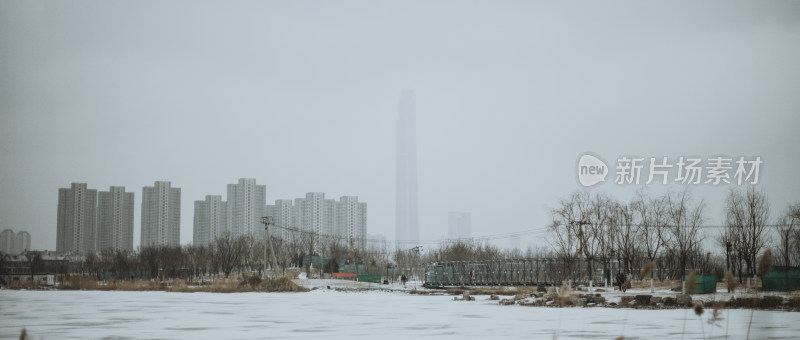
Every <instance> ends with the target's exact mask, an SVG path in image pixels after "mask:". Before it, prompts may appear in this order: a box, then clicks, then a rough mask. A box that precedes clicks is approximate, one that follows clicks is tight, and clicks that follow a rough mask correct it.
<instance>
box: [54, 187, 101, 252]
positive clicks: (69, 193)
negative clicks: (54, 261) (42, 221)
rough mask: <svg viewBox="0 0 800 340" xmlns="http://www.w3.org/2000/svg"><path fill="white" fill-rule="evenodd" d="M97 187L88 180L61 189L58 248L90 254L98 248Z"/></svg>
mask: <svg viewBox="0 0 800 340" xmlns="http://www.w3.org/2000/svg"><path fill="white" fill-rule="evenodd" d="M96 235H97V190H94V189H88V188H87V186H86V183H72V185H71V186H70V188H61V189H58V218H57V221H56V251H58V252H73V253H76V254H81V255H84V254H87V253H90V252H94V251H95V250H96V249H97V238H96Z"/></svg>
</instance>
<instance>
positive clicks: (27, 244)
mask: <svg viewBox="0 0 800 340" xmlns="http://www.w3.org/2000/svg"><path fill="white" fill-rule="evenodd" d="M28 250H31V234H29V233H28V232H27V231H20V232H18V233H17V236H16V237H15V241H14V251H15V252H16V253H17V254H22V253H24V252H26V251H28Z"/></svg>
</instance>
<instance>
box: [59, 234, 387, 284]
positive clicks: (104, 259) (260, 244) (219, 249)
mask: <svg viewBox="0 0 800 340" xmlns="http://www.w3.org/2000/svg"><path fill="white" fill-rule="evenodd" d="M270 241H271V243H272V248H273V250H272V251H270V250H269V244H268V243H267V242H266V241H265V240H264V239H259V238H256V237H253V236H252V235H241V236H233V235H232V234H231V233H230V232H224V233H223V234H222V235H220V236H219V237H217V238H215V239H214V240H213V241H212V242H211V243H210V244H208V245H183V246H145V247H141V248H140V249H139V250H138V251H113V250H110V249H106V250H103V251H101V252H99V253H97V254H94V253H90V254H88V255H86V256H85V257H83V260H82V261H80V262H78V263H76V264H73V265H72V266H71V270H70V271H71V272H72V273H80V274H91V275H97V277H98V278H101V277H104V276H107V275H109V273H110V274H111V275H112V276H113V277H115V278H117V279H126V278H141V277H143V278H148V279H176V278H180V279H189V280H195V279H198V278H204V277H208V278H215V277H223V276H224V277H225V278H227V277H229V276H230V275H231V274H232V273H256V274H258V275H259V276H261V275H263V274H265V271H266V274H268V275H269V276H281V275H283V274H285V273H286V270H287V269H289V268H302V266H303V265H304V264H305V265H306V266H307V268H305V269H307V270H312V269H313V270H315V271H314V273H316V275H319V273H332V272H336V271H337V270H338V268H337V266H336V265H335V263H336V260H343V261H346V262H348V263H361V264H366V266H362V267H363V268H364V271H365V272H364V273H362V274H378V275H379V274H382V273H383V272H384V271H382V270H381V268H384V267H385V265H386V263H387V261H388V260H389V259H388V252H387V251H386V250H385V249H384V250H378V249H372V250H370V251H366V250H361V249H357V248H353V247H350V246H349V245H348V244H346V243H345V242H344V241H342V240H341V239H338V238H336V239H333V238H328V237H325V236H323V235H315V234H312V233H299V235H296V237H292V240H289V241H286V240H283V239H281V238H280V237H274V236H273V237H271V238H270ZM273 252H274V254H275V257H274V258H273V256H272V254H273ZM309 254H312V255H313V256H315V257H324V258H326V259H330V260H331V261H329V263H332V265H330V264H329V265H328V266H325V267H324V268H311V266H310V264H311V263H310V262H309V261H308V259H309V256H308V255H309ZM304 259H305V260H304ZM273 263H274V264H276V265H277V267H276V266H275V265H273ZM382 266H383V267H382Z"/></svg>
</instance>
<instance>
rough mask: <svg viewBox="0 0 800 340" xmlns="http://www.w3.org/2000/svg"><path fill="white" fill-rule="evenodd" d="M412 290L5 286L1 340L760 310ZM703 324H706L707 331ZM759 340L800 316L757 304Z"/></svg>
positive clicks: (264, 333) (540, 330) (690, 328)
mask: <svg viewBox="0 0 800 340" xmlns="http://www.w3.org/2000/svg"><path fill="white" fill-rule="evenodd" d="M486 298H487V297H486V296H478V297H477V301H473V302H465V301H452V299H453V297H452V296H419V295H409V294H404V293H383V292H336V291H324V290H316V291H312V292H309V293H232V294H216V293H167V292H120V291H110V292H104V291H13V290H2V291H0V338H3V339H16V338H18V337H19V333H20V330H21V329H22V328H23V327H25V328H26V329H27V331H28V334H29V335H31V336H32V337H33V339H85V338H111V339H283V338H295V339H308V338H324V339H356V338H361V339H367V338H368V339H400V338H412V339H416V338H449V339H463V338H474V339H493V338H512V339H522V338H525V339H533V338H537V339H541V338H544V339H552V338H554V337H557V338H558V339H573V338H597V339H615V338H617V337H619V336H624V337H625V338H626V339H637V338H639V339H656V338H659V339H680V338H682V337H683V338H686V339H702V338H704V336H703V333H701V331H703V330H704V331H705V338H718V339H722V338H725V334H726V328H727V334H728V335H729V337H728V338H730V339H743V338H745V336H746V333H747V326H748V323H749V320H750V315H751V311H750V310H738V309H736V310H723V311H722V315H721V316H722V317H723V318H724V320H722V321H719V322H718V325H717V326H713V325H710V324H708V323H706V321H707V320H708V318H710V316H711V314H710V309H706V312H705V313H704V314H703V316H702V321H701V320H698V317H697V316H695V314H694V312H693V311H692V310H689V309H686V310H683V309H681V310H634V309H612V308H544V307H524V306H516V305H515V306H500V305H498V304H497V301H489V300H487V299H486ZM701 322H702V328H701ZM750 333H751V334H750V338H751V339H797V338H798V337H800V313H792V312H778V311H755V314H754V315H753V322H752V329H751V331H750Z"/></svg>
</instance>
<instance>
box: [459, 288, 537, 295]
mask: <svg viewBox="0 0 800 340" xmlns="http://www.w3.org/2000/svg"><path fill="white" fill-rule="evenodd" d="M534 292H536V287H512V288H508V287H479V288H475V289H472V290H470V294H472V295H519V294H530V293H534Z"/></svg>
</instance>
